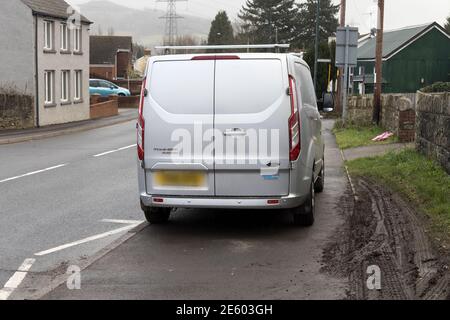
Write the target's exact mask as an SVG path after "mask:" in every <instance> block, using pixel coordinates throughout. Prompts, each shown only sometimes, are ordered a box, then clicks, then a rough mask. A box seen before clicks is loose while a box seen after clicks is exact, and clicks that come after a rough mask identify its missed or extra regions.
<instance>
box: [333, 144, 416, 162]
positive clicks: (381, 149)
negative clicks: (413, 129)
mask: <svg viewBox="0 0 450 320" xmlns="http://www.w3.org/2000/svg"><path fill="white" fill-rule="evenodd" d="M411 148H414V143H392V144H380V145H371V146H365V147H358V148H351V149H346V150H343V151H342V153H343V155H344V158H345V160H346V161H351V160H356V159H360V158H370V157H377V156H382V155H385V154H387V153H389V152H400V151H402V150H405V149H411Z"/></svg>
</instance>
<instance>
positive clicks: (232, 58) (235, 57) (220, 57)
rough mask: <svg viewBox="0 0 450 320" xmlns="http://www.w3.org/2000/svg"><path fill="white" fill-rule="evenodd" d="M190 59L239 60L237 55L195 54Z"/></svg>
mask: <svg viewBox="0 0 450 320" xmlns="http://www.w3.org/2000/svg"><path fill="white" fill-rule="evenodd" d="M191 60H240V58H239V57H238V56H232V55H225V56H214V55H213V56H195V57H193V58H192V59H191Z"/></svg>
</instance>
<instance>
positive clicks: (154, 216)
mask: <svg viewBox="0 0 450 320" xmlns="http://www.w3.org/2000/svg"><path fill="white" fill-rule="evenodd" d="M170 211H171V210H170V209H168V208H146V209H145V210H144V214H145V218H146V219H147V221H148V222H149V223H150V224H163V223H166V222H167V221H169V218H170Z"/></svg>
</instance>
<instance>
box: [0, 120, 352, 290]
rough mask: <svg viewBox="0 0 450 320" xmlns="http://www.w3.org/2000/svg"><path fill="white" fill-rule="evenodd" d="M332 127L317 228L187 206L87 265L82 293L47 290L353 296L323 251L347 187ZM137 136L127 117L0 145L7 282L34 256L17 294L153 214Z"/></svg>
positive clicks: (2, 274)
mask: <svg viewBox="0 0 450 320" xmlns="http://www.w3.org/2000/svg"><path fill="white" fill-rule="evenodd" d="M331 126H332V123H331V122H328V121H326V122H325V128H326V130H325V139H326V142H327V152H326V161H327V187H326V191H325V192H324V193H323V194H321V195H319V196H318V205H317V222H316V224H315V226H314V227H312V228H298V227H294V226H293V225H292V223H291V217H290V215H288V214H287V213H279V212H254V211H253V212H239V211H238V212H232V211H224V210H221V211H212V210H178V211H177V212H175V213H174V214H173V218H172V219H171V222H170V223H169V224H167V225H163V226H148V225H146V224H141V226H140V231H139V232H138V233H137V234H136V235H135V236H133V237H132V238H131V239H128V240H127V241H125V242H124V243H122V244H121V245H120V246H119V247H117V248H115V249H114V250H112V251H110V252H109V253H107V254H106V255H105V256H103V257H101V258H100V259H98V260H96V261H94V262H93V263H92V264H91V265H90V266H88V268H87V269H86V270H84V271H83V272H82V289H81V290H74V291H70V290H68V289H67V288H66V286H65V285H62V286H60V287H59V288H57V289H56V290H53V291H52V292H50V293H48V294H47V295H46V296H45V298H46V299H167V298H172V299H341V298H344V297H345V294H346V292H345V290H346V286H347V283H346V281H345V279H337V278H334V277H331V276H330V275H327V274H325V273H323V272H321V270H320V269H321V267H322V254H323V249H324V247H325V246H326V244H327V243H328V242H329V241H330V238H331V236H332V235H333V233H334V231H335V230H336V228H337V226H339V225H340V224H342V217H341V216H340V215H339V213H338V211H337V210H336V206H337V205H338V201H339V198H340V196H341V195H342V193H343V190H345V188H346V186H347V180H346V177H345V174H344V172H343V169H342V159H341V156H340V152H339V150H338V148H337V146H336V144H335V141H334V137H333V136H332V134H331V132H330V129H331ZM134 144H135V130H134V123H133V122H129V123H125V124H120V125H115V126H111V127H107V128H102V129H97V130H92V131H87V132H83V133H77V134H73V135H68V136H62V137H57V138H51V139H46V140H41V141H36V142H27V143H21V144H14V145H7V146H0V154H1V158H2V161H1V163H0V194H1V198H0V239H1V241H0V258H1V259H0V288H1V286H2V284H4V283H6V282H7V281H8V280H10V279H11V277H13V279H15V278H14V277H16V278H17V270H18V269H20V268H19V266H21V265H22V264H23V263H24V261H27V260H25V259H30V258H32V259H35V262H34V263H33V264H32V266H30V267H29V268H30V270H29V272H28V273H27V274H26V276H25V279H24V280H23V283H21V285H20V286H19V288H18V289H16V291H15V292H14V293H13V294H11V298H27V294H30V296H32V293H33V292H34V291H36V290H39V289H41V287H44V286H48V285H49V283H50V281H51V280H52V279H54V276H52V273H55V274H64V273H65V272H66V269H67V266H68V265H70V264H73V263H76V262H77V261H81V260H83V259H86V260H89V258H90V257H93V256H94V255H95V254H96V253H97V252H98V251H100V250H101V249H102V248H105V247H107V246H108V245H110V244H111V243H112V242H114V241H115V240H117V239H120V238H121V237H122V236H123V235H124V234H125V233H126V232H127V230H129V229H130V228H131V227H133V226H136V224H137V223H138V222H139V221H140V220H143V217H142V213H141V210H140V208H139V203H138V199H137V186H136V165H135V157H136V154H135V153H136V150H135V148H134V147H133V146H134ZM48 168H50V169H49V170H45V169H48ZM43 170H44V171H43ZM28 173H32V174H31V175H26V174H28ZM11 178H12V179H11ZM105 219H109V220H108V221H107V222H105V221H104V220H105ZM111 219H113V220H114V219H115V220H120V221H111ZM122 220H125V221H122ZM128 221H129V223H130V224H126V222H128ZM117 222H122V224H120V223H117ZM133 223H134V224H133ZM118 228H121V229H120V230H119V232H118V233H116V234H113V235H110V236H105V235H103V236H104V237H101V239H95V238H94V239H91V240H92V241H89V242H83V241H81V243H80V240H83V239H86V238H87V239H88V240H89V237H91V236H95V235H99V234H103V233H105V232H108V231H111V230H117V229H118ZM65 244H71V245H72V244H73V246H70V247H64V246H63V247H61V246H62V245H65ZM36 254H38V255H36ZM19 273H20V272H19ZM19 276H20V275H19ZM19 278H20V277H19ZM21 288H25V289H22V290H21ZM30 288H31V289H30ZM0 297H1V295H0Z"/></svg>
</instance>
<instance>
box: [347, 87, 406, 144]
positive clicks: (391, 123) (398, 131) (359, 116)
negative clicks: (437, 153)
mask: <svg viewBox="0 0 450 320" xmlns="http://www.w3.org/2000/svg"><path fill="white" fill-rule="evenodd" d="M413 100H415V99H414V98H413V97H410V96H406V95H402V94H385V95H382V108H381V126H382V127H383V128H385V129H386V130H388V131H391V132H393V133H394V134H395V135H396V136H398V137H399V140H400V142H412V141H414V139H415V105H414V101H413ZM372 113H373V95H361V96H351V97H349V99H348V107H347V122H348V123H349V124H354V125H359V126H367V125H370V124H372Z"/></svg>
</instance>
